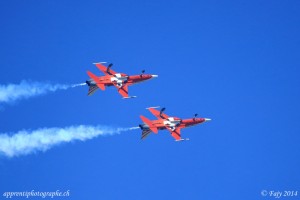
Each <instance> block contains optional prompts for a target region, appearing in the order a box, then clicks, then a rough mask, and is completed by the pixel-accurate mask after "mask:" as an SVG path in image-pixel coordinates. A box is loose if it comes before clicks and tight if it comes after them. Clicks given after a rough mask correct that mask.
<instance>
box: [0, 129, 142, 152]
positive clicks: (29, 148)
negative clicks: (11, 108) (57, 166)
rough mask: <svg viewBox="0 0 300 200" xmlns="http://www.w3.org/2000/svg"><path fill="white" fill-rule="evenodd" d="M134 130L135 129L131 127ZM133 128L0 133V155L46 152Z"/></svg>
mask: <svg viewBox="0 0 300 200" xmlns="http://www.w3.org/2000/svg"><path fill="white" fill-rule="evenodd" d="M133 128H136V127H133ZM133 128H108V127H103V126H85V125H80V126H70V127H66V128H42V129H37V130H33V131H30V130H22V131H19V132H17V133H14V134H7V133H0V154H4V155H6V156H7V157H14V156H19V155H27V154H31V153H34V152H37V151H46V150H48V149H50V148H51V147H53V146H55V145H58V144H61V143H68V142H71V141H74V140H80V141H85V140H88V139H92V138H95V137H97V136H100V135H102V136H105V135H114V134H120V133H121V132H123V131H129V130H132V129H133Z"/></svg>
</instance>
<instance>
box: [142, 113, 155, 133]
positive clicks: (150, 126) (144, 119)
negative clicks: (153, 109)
mask: <svg viewBox="0 0 300 200" xmlns="http://www.w3.org/2000/svg"><path fill="white" fill-rule="evenodd" d="M140 118H141V119H142V121H143V122H144V123H145V124H147V125H148V126H149V129H150V130H151V131H153V132H154V133H157V132H158V130H157V128H156V127H155V126H154V125H153V124H152V122H151V121H150V120H149V119H147V118H146V117H144V116H143V115H141V116H140Z"/></svg>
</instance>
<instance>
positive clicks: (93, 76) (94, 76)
mask: <svg viewBox="0 0 300 200" xmlns="http://www.w3.org/2000/svg"><path fill="white" fill-rule="evenodd" d="M87 74H88V75H89V77H90V78H91V79H93V81H94V82H95V83H96V85H97V86H98V87H99V88H100V89H101V90H105V86H104V84H101V83H99V81H98V79H99V78H98V77H97V76H96V75H95V74H93V73H92V72H90V71H87Z"/></svg>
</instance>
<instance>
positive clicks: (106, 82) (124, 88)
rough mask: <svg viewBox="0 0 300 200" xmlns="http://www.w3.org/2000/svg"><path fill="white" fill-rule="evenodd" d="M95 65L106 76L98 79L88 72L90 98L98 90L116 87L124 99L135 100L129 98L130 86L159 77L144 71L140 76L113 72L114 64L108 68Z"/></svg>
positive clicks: (87, 82)
mask: <svg viewBox="0 0 300 200" xmlns="http://www.w3.org/2000/svg"><path fill="white" fill-rule="evenodd" d="M94 64H95V65H96V67H98V69H99V70H100V71H102V72H103V73H104V74H105V76H100V77H97V76H96V75H95V74H93V73H92V72H90V71H87V74H88V75H89V77H90V78H91V79H90V80H88V81H86V84H87V85H88V86H89V91H88V95H89V96H90V95H92V94H94V92H95V91H96V90H97V89H98V88H100V89H101V90H105V86H115V87H116V88H117V89H118V92H119V93H120V94H121V95H122V96H123V98H134V97H136V96H128V86H130V85H133V84H136V83H140V82H142V81H146V80H149V79H151V78H155V77H158V76H157V75H150V74H144V72H145V70H143V71H142V73H141V74H140V75H132V76H129V75H127V74H123V73H117V72H115V71H113V70H111V69H110V68H111V67H112V64H109V65H108V67H105V66H104V65H102V64H101V63H94Z"/></svg>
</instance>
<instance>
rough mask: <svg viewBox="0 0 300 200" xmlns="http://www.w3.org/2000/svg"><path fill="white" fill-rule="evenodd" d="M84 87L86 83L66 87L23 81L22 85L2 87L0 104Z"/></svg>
mask: <svg viewBox="0 0 300 200" xmlns="http://www.w3.org/2000/svg"><path fill="white" fill-rule="evenodd" d="M82 85H85V83H81V84H75V85H66V84H50V83H41V82H31V81H21V83H20V84H8V85H0V103H13V102H15V101H17V100H21V99H28V98H30V97H34V96H39V95H43V94H47V93H49V92H55V91H57V90H67V89H69V88H74V87H78V86H82Z"/></svg>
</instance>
